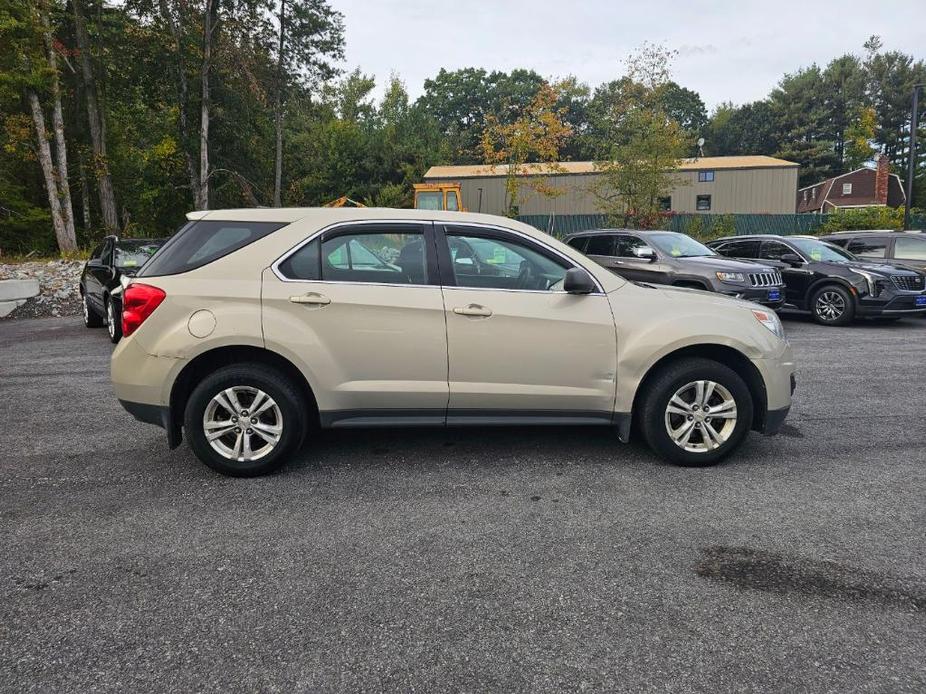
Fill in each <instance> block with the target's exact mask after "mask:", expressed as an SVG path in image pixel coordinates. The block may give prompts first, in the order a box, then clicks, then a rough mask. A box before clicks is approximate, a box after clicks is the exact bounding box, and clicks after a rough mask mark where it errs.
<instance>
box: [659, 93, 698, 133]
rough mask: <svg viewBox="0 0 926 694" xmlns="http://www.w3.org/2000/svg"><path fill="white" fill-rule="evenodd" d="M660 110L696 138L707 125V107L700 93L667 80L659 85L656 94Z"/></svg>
mask: <svg viewBox="0 0 926 694" xmlns="http://www.w3.org/2000/svg"><path fill="white" fill-rule="evenodd" d="M657 97H658V99H659V104H660V106H661V107H662V110H663V111H664V112H665V114H666V115H667V116H669V118H671V119H672V120H674V121H675V122H676V123H678V124H679V125H680V126H682V127H683V128H684V129H685V130H687V131H688V132H689V133H690V134H691V135H692V136H694V137H695V139H697V137H698V136H699V135H701V134H702V132H701V131H702V130H703V129H704V127H705V125H707V109H705V107H704V102H703V101H702V100H701V97H700V95H699V94H698V93H697V92H694V91H692V90H690V89H686V88H685V87H681V86H679V85H678V84H676V83H675V82H672V81H669V82H666V83H665V84H663V85H662V86H660V87H659V93H658V95H657Z"/></svg>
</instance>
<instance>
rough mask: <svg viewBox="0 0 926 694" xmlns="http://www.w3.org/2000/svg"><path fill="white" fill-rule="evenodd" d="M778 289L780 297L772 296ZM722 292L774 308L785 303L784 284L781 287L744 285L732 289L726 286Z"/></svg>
mask: <svg viewBox="0 0 926 694" xmlns="http://www.w3.org/2000/svg"><path fill="white" fill-rule="evenodd" d="M776 291H777V296H778V298H777V299H773V298H770V297H772V296H775V294H774V293H775V292H776ZM720 292H721V293H722V294H726V295H727V296H732V297H735V298H737V299H743V300H744V301H751V302H752V303H754V304H761V305H762V306H768V307H769V308H772V309H779V308H781V307H782V306H784V304H785V288H784V285H782V286H780V287H743V288H740V289H730V288H729V287H728V286H724V287H723V289H721V290H720Z"/></svg>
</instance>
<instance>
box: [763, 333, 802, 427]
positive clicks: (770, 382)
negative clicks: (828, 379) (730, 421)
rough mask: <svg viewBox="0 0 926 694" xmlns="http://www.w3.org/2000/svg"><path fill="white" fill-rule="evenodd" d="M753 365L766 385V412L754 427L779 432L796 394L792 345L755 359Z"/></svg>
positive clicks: (786, 344) (786, 345) (785, 345)
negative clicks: (774, 353) (764, 357)
mask: <svg viewBox="0 0 926 694" xmlns="http://www.w3.org/2000/svg"><path fill="white" fill-rule="evenodd" d="M752 363H753V365H754V366H755V367H756V369H757V370H758V371H759V375H760V376H761V377H762V384H763V385H764V386H765V413H764V417H762V419H761V420H759V421H757V422H755V426H754V428H755V429H757V430H758V431H760V432H762V433H763V434H766V435H769V436H770V435H772V434H775V433H777V432H778V430H779V429H780V428H781V425H782V424H783V423H784V421H785V417H787V416H788V412H789V411H790V409H791V396H792V395H793V394H794V390H795V387H796V384H797V382H796V379H795V377H794V376H795V374H794V355H793V353H792V351H791V345H790V344H788V343H784V347H783V348H782V350H781V351H780V352H778V353H777V354H776V355H775V356H773V357H770V358H767V359H753V360H752Z"/></svg>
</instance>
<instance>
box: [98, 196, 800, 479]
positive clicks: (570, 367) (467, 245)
mask: <svg viewBox="0 0 926 694" xmlns="http://www.w3.org/2000/svg"><path fill="white" fill-rule="evenodd" d="M188 219H189V221H188V222H187V224H186V225H185V226H184V227H182V228H181V229H180V230H179V231H178V232H177V233H176V234H175V235H174V236H173V237H172V238H171V239H170V240H169V241H168V242H167V243H166V244H165V245H164V246H163V247H162V248H161V249H160V250H159V251H158V252H157V253H156V254H155V255H154V256H153V257H152V258H151V260H150V261H149V262H148V263H147V264H146V265H145V266H144V267H143V268H142V269H141V271H139V272H138V274H137V275H136V276H135V277H134V278H133V279H132V281H131V283H130V284H129V285H128V287H127V288H126V289H125V292H124V298H123V316H122V317H123V324H122V331H123V335H124V339H123V340H122V341H121V342H120V343H119V345H118V346H117V347H116V349H115V351H114V353H113V357H112V379H113V385H114V388H115V391H116V395H117V396H118V398H119V400H120V401H121V403H122V405H123V406H124V407H125V408H126V410H128V411H129V412H130V413H131V414H132V415H134V416H135V417H136V418H137V419H139V420H141V421H144V422H149V423H152V424H157V425H159V426H161V427H163V428H164V429H165V430H166V432H167V440H168V445H169V446H170V447H172V448H173V447H176V446H177V445H178V444H179V443H180V441H181V437H182V436H185V437H186V439H187V441H188V443H189V445H190V447H191V448H192V449H193V451H194V452H195V454H196V455H197V456H198V457H199V458H200V459H201V460H202V461H203V462H204V463H205V464H206V465H208V466H209V467H211V468H213V469H215V470H217V471H218V472H221V473H224V474H227V475H235V476H253V475H259V474H263V473H266V472H269V471H271V470H274V469H276V468H278V467H280V466H281V465H283V464H284V463H285V461H286V460H287V459H288V458H290V457H291V456H292V455H293V454H294V453H295V452H296V451H297V450H298V449H299V448H300V446H301V445H302V443H303V441H304V439H305V438H306V436H307V435H311V432H312V431H314V430H315V429H316V428H317V427H339V428H340V427H376V426H378V427H384V426H385V427H395V426H427V425H435V426H459V425H469V426H489V425H499V424H501V425H505V424H517V425H523V424H549V425H563V424H584V425H595V424H598V425H605V426H611V427H613V428H614V429H615V431H616V432H617V436H618V438H619V439H620V440H621V441H627V440H628V438H629V437H630V433H631V428H633V430H634V431H635V432H639V433H640V434H642V436H643V438H644V439H645V440H646V441H647V443H648V444H649V445H650V447H652V449H653V450H655V451H656V452H657V453H658V454H660V455H661V456H663V457H664V458H667V459H668V460H670V461H672V462H674V463H677V464H680V465H686V466H700V465H709V464H712V463H715V462H717V461H719V460H721V459H722V458H724V457H725V456H727V455H728V454H730V453H731V452H732V451H734V450H735V449H736V448H737V447H738V446H739V445H740V443H742V441H743V439H744V438H745V437H746V435H747V434H748V432H749V431H750V430H757V431H760V432H763V433H765V434H773V433H775V432H776V431H777V430H778V428H779V427H780V426H781V424H782V422H783V421H784V418H785V416H786V415H787V413H788V409H789V407H790V404H791V394H792V392H793V389H794V377H793V371H794V364H793V360H792V356H791V348H790V346H789V344H788V342H787V341H786V340H785V337H784V333H783V331H782V327H781V323H780V322H779V320H778V317H777V316H776V315H775V314H774V312H772V311H770V310H768V309H766V308H763V307H761V306H759V305H757V304H752V303H748V302H745V301H742V300H738V299H734V298H730V297H725V296H721V295H718V294H716V293H708V292H702V291H696V290H692V289H681V288H675V287H666V286H663V287H654V286H647V285H640V284H635V283H632V282H628V281H627V280H625V279H622V278H620V277H618V276H617V275H615V274H613V273H611V272H609V271H608V270H606V269H605V268H603V267H601V266H600V265H597V264H596V263H595V262H594V261H592V260H590V259H589V258H587V257H586V256H584V255H582V254H581V253H580V252H579V251H577V250H575V249H573V248H570V247H569V246H567V245H565V244H563V243H560V242H558V241H556V240H554V239H552V238H551V237H549V236H547V235H546V234H544V233H542V232H540V231H537V230H536V229H534V228H532V227H530V226H526V225H524V224H521V223H518V222H515V221H512V220H509V219H502V218H499V217H492V216H488V215H480V214H469V213H458V212H439V211H438V212H435V211H431V210H394V209H369V208H363V209H324V208H322V209H314V208H311V209H253V210H216V211H207V212H195V213H191V214H189V215H188Z"/></svg>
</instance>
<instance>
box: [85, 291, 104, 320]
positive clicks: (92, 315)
mask: <svg viewBox="0 0 926 694" xmlns="http://www.w3.org/2000/svg"><path fill="white" fill-rule="evenodd" d="M81 301H82V303H83V305H84V325H85V326H87V327H88V328H102V327H103V316H101V315H100V314H98V313H97V312H96V310H95V309H94V308H93V306H91V305H90V300H89V299H87V295H86V294H84V295H83V296H82V297H81Z"/></svg>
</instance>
